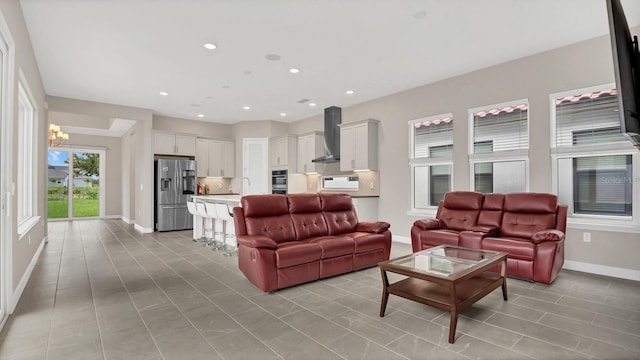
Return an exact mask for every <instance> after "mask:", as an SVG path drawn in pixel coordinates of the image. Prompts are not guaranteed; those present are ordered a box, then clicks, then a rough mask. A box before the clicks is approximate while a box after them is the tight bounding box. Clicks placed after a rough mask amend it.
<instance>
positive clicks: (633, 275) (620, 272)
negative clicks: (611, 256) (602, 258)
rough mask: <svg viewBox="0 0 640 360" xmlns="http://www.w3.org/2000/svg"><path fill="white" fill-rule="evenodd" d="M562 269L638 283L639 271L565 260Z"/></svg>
mask: <svg viewBox="0 0 640 360" xmlns="http://www.w3.org/2000/svg"><path fill="white" fill-rule="evenodd" d="M562 268H563V269H567V270H575V271H582V272H586V273H590V274H596V275H604V276H611V277H617V278H621V279H628V280H635V281H640V271H639V270H632V269H625V268H619V267H613V266H605V265H598V264H590V263H585V262H580V261H572V260H565V261H564V266H562Z"/></svg>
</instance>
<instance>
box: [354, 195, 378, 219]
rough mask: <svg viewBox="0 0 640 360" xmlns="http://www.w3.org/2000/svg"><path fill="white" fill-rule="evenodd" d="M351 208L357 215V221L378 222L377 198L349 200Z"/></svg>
mask: <svg viewBox="0 0 640 360" xmlns="http://www.w3.org/2000/svg"><path fill="white" fill-rule="evenodd" d="M351 201H352V202H353V207H354V208H355V209H356V214H358V221H378V198H377V197H361V198H351Z"/></svg>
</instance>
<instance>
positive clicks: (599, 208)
mask: <svg viewBox="0 0 640 360" xmlns="http://www.w3.org/2000/svg"><path fill="white" fill-rule="evenodd" d="M551 102H552V119H553V126H552V146H553V148H552V156H553V159H554V161H553V162H554V175H553V176H554V188H555V190H556V191H557V193H558V197H559V201H560V202H561V203H563V204H567V205H568V206H569V216H570V221H573V222H580V221H584V222H589V223H591V224H598V221H599V219H602V220H601V223H603V224H604V223H605V222H606V224H612V223H613V224H619V225H633V224H636V225H637V223H638V221H637V215H634V213H637V209H635V208H634V204H636V205H637V203H638V200H637V198H638V195H637V191H638V190H637V189H635V188H634V183H633V178H634V177H636V176H637V175H634V174H636V173H637V168H638V165H637V162H638V152H637V150H635V149H634V148H633V146H631V144H629V142H628V141H626V139H625V138H624V136H622V134H621V133H620V120H619V116H618V102H617V97H616V90H615V89H613V88H612V87H609V86H606V87H602V86H601V87H595V88H591V89H583V90H577V91H572V92H567V93H562V94H552V95H551ZM636 207H637V206H636ZM634 219H635V220H634Z"/></svg>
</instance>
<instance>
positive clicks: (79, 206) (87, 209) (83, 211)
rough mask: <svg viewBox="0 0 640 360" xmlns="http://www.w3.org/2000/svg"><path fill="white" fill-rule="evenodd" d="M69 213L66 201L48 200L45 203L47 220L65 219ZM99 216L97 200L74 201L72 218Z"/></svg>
mask: <svg viewBox="0 0 640 360" xmlns="http://www.w3.org/2000/svg"><path fill="white" fill-rule="evenodd" d="M68 211H69V202H68V201H67V200H55V199H49V201H48V202H47V214H48V215H49V219H56V218H58V219H59V218H66V217H68V216H67V212H68ZM98 215H100V204H99V202H98V200H97V199H94V200H92V199H74V200H73V217H83V216H98Z"/></svg>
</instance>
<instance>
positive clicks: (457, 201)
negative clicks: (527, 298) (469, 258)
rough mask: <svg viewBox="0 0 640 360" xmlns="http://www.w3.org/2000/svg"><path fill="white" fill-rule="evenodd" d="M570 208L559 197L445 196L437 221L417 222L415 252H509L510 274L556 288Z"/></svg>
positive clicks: (461, 193)
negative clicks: (437, 248) (436, 249)
mask: <svg viewBox="0 0 640 360" xmlns="http://www.w3.org/2000/svg"><path fill="white" fill-rule="evenodd" d="M566 224H567V206H565V205H558V199H557V197H556V196H555V195H553V194H542V193H512V194H482V193H478V192H469V191H454V192H450V193H447V194H445V197H444V200H443V201H442V202H440V205H439V206H438V212H437V214H436V218H435V219H422V220H417V221H416V222H414V224H413V227H412V228H411V244H412V247H413V252H417V251H420V250H423V249H427V248H430V247H433V246H436V245H442V244H447V245H455V246H462V247H467V248H474V249H484V250H495V251H504V252H506V253H508V254H509V257H508V259H507V275H510V276H515V277H519V278H524V279H530V280H533V281H536V282H542V283H546V284H550V283H551V282H552V281H553V280H554V279H555V278H556V277H557V276H558V273H559V272H560V269H561V268H562V265H563V264H564V234H565V231H566Z"/></svg>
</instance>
